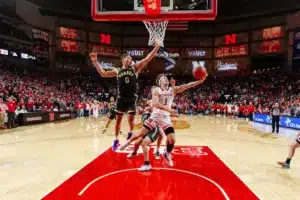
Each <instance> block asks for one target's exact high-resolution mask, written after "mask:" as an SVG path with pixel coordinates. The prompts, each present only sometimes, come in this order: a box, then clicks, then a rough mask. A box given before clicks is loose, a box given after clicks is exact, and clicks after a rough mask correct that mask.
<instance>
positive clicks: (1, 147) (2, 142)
mask: <svg viewBox="0 0 300 200" xmlns="http://www.w3.org/2000/svg"><path fill="white" fill-rule="evenodd" d="M180 118H181V119H184V120H187V121H188V122H189V123H190V125H191V127H190V128H188V129H183V130H177V131H176V137H177V144H178V145H191V146H209V147H210V149H212V150H213V151H214V152H215V153H216V155H217V156H218V157H219V158H220V159H221V160H222V161H223V162H224V163H225V164H226V165H227V166H228V167H229V168H230V169H231V170H232V171H233V172H234V173H236V174H237V175H238V177H239V178H240V179H241V180H242V181H243V182H244V183H245V184H246V185H247V186H248V187H249V188H250V189H251V190H252V191H253V192H254V193H255V194H256V195H257V196H258V197H259V198H260V199H263V200H283V199H284V200H296V199H299V191H300V150H299V152H298V153H297V152H296V156H295V157H294V159H293V160H292V163H291V164H292V165H291V167H292V168H291V169H290V170H285V169H281V168H280V167H278V166H277V165H276V162H277V161H279V160H285V158H286V156H287V151H288V146H289V144H290V143H291V140H290V139H288V138H287V137H286V136H289V137H291V138H292V137H293V135H295V131H292V130H285V129H282V130H281V132H282V133H283V134H285V136H274V135H271V134H265V132H264V131H267V130H268V129H269V128H268V127H267V126H265V125H261V124H255V125H252V124H249V123H248V122H245V121H239V120H231V119H225V118H215V117H185V116H182V117H180ZM104 123H105V118H99V119H98V120H97V121H95V120H94V119H75V120H70V121H65V122H60V123H49V124H43V125H35V126H26V127H20V128H17V129H14V130H5V131H1V132H0V180H1V181H0V197H1V199H2V200H16V199H22V200H27V199H28V200H31V199H32V200H36V199H41V198H42V197H44V196H45V195H46V194H48V193H49V192H50V191H52V190H53V189H54V188H56V187H57V186H58V185H59V184H61V183H62V182H64V181H65V180H66V179H67V178H69V177H71V176H72V175H73V174H75V173H76V172H77V171H78V170H80V169H81V168H82V167H83V166H85V165H86V164H88V163H89V162H90V161H92V160H93V159H94V158H96V157H98V156H99V155H100V154H101V153H102V152H104V151H105V150H106V149H107V148H109V147H110V146H111V144H112V141H113V132H112V130H113V129H112V128H110V129H109V130H108V131H107V134H105V135H102V134H101V131H102V128H103V126H104ZM111 127H113V124H112V125H111ZM123 127H124V128H123V129H122V131H123V132H127V130H128V128H127V127H128V126H127V122H126V121H124V122H123ZM125 137H126V134H124V135H123V136H122V137H121V143H122V142H124V140H125Z"/></svg>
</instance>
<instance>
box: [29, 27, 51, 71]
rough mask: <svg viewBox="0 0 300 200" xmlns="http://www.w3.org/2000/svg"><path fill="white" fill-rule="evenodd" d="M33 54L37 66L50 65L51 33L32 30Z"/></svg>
mask: <svg viewBox="0 0 300 200" xmlns="http://www.w3.org/2000/svg"><path fill="white" fill-rule="evenodd" d="M32 40H33V53H34V57H35V58H36V62H37V64H40V65H41V64H42V65H48V61H49V33H47V32H45V31H41V30H38V29H35V28H33V29H32Z"/></svg>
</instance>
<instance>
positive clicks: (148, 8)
mask: <svg viewBox="0 0 300 200" xmlns="http://www.w3.org/2000/svg"><path fill="white" fill-rule="evenodd" d="M143 2H144V9H145V12H146V14H147V15H148V16H149V17H153V18H155V17H157V16H159V15H160V13H161V0H143ZM143 22H144V24H145V26H146V29H147V30H148V32H149V42H148V45H149V46H154V45H155V41H157V42H158V43H159V45H160V46H162V47H163V46H164V38H165V33H166V28H167V26H168V22H169V21H166V20H153V21H143Z"/></svg>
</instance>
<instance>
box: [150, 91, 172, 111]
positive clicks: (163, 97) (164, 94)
mask: <svg viewBox="0 0 300 200" xmlns="http://www.w3.org/2000/svg"><path fill="white" fill-rule="evenodd" d="M158 93H159V98H158V102H159V103H160V104H162V105H165V106H168V107H169V108H171V107H172V103H173V100H174V92H173V88H171V87H170V88H169V89H168V90H162V89H161V88H158ZM152 114H153V115H170V113H169V112H167V111H164V110H161V109H158V108H153V112H152Z"/></svg>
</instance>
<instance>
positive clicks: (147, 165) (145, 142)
mask: <svg viewBox="0 0 300 200" xmlns="http://www.w3.org/2000/svg"><path fill="white" fill-rule="evenodd" d="M151 143H152V140H151V139H150V138H149V137H146V138H145V139H144V140H143V142H142V144H141V146H142V149H143V154H144V164H143V165H142V166H141V167H140V168H139V169H138V170H139V171H141V172H143V171H149V170H151V165H150V161H149V147H148V146H149V145H150V144H151Z"/></svg>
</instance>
